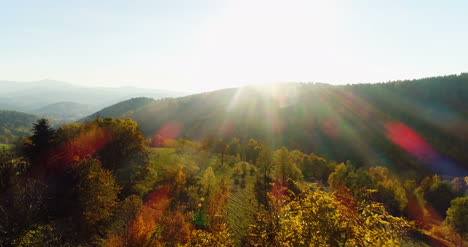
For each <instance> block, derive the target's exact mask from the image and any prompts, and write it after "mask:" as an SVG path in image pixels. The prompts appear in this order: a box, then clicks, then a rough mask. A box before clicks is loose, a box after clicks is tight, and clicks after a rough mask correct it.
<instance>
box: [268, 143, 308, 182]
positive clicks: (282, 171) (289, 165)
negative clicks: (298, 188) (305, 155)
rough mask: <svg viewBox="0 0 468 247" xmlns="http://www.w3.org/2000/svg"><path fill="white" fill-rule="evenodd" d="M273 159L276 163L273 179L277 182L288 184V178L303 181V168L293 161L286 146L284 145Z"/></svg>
mask: <svg viewBox="0 0 468 247" xmlns="http://www.w3.org/2000/svg"><path fill="white" fill-rule="evenodd" d="M273 161H274V164H275V168H274V171H273V179H274V180H275V181H276V182H278V183H281V184H287V181H288V179H291V180H293V181H301V180H302V179H303V175H302V172H301V170H299V168H297V166H296V164H295V163H293V162H292V160H291V157H290V156H289V152H288V149H287V148H286V147H282V148H280V149H279V150H277V151H276V153H275V155H274V157H273Z"/></svg>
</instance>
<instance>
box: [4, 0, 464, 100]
mask: <svg viewBox="0 0 468 247" xmlns="http://www.w3.org/2000/svg"><path fill="white" fill-rule="evenodd" d="M467 10H468V1H461V0H460V1H440V0H439V1H432V0H426V1H422V0H418V1H416V0H405V1H403V0H393V1H388V0H385V1H384V0H380V1H379V0H359V1H351V0H341V1H340V0H329V1H318V0H288V1H285V0H259V1H256V0H226V1H222V0H197V1H196V0H193V1H188V0H187V1H177V0H167V1H155V0H153V1H149V0H148V1H136V0H135V1H123V0H119V1H116V0H113V1H95V0H93V1H91V0H90V1H62V0H60V1H52V0H42V1H37V0H31V1H22V0H14V1H11V0H8V1H7V0H0V80H18V81H32V80H40V79H44V78H51V79H56V80H64V81H69V82H72V83H76V84H82V85H88V86H93V85H99V86H123V85H132V86H138V87H152V88H163V89H173V90H179V91H193V92H198V91H206V90H212V89H218V88H224V87H234V86H241V85H245V84H251V83H253V84H255V83H270V82H285V81H307V82H316V81H320V82H329V83H356V82H377V81H388V80H397V79H412V78H420V77H426V76H433V75H445V74H454V73H460V72H466V71H468V31H467V30H468V29H467V28H466V25H467V24H468V15H467V14H466V11H467Z"/></svg>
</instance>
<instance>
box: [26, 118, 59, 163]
mask: <svg viewBox="0 0 468 247" xmlns="http://www.w3.org/2000/svg"><path fill="white" fill-rule="evenodd" d="M32 132H33V135H32V136H30V137H29V138H28V139H26V140H25V142H24V152H25V155H26V156H27V157H28V158H29V159H30V160H31V161H32V162H33V163H34V164H39V163H41V164H43V163H44V160H45V159H46V158H47V156H48V155H49V152H50V151H51V148H52V147H53V145H54V140H55V133H56V132H55V130H54V129H53V128H52V127H50V125H49V121H48V120H47V119H45V118H41V119H39V120H37V123H35V124H34V126H33V128H32Z"/></svg>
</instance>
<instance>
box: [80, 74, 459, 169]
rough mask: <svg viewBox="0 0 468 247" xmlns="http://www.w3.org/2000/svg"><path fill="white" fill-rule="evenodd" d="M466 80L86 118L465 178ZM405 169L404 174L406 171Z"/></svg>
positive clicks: (138, 104) (329, 89) (309, 86)
mask: <svg viewBox="0 0 468 247" xmlns="http://www.w3.org/2000/svg"><path fill="white" fill-rule="evenodd" d="M467 103H468V75H467V74H462V75H452V76H444V77H434V78H426V79H421V80H411V81H397V82H389V83H376V84H355V85H343V86H331V85H328V84H319V83H288V84H278V85H271V86H266V87H261V88H259V87H244V88H239V89H225V90H219V91H214V92H209V93H202V94H196V95H190V96H185V97H181V98H175V99H160V100H152V99H131V100H128V101H124V102H120V103H118V104H116V105H114V106H110V107H107V108H105V109H103V110H102V111H98V112H97V113H95V114H93V115H91V116H89V117H88V118H87V119H89V118H93V117H96V116H99V117H106V116H110V117H121V118H127V117H128V118H132V119H134V120H135V121H137V122H138V123H139V126H140V128H141V130H142V131H143V132H144V133H145V135H146V136H148V137H151V136H154V135H156V134H162V135H166V137H168V138H178V137H185V138H189V139H195V140H197V139H198V140H199V139H202V138H204V137H209V136H215V137H223V138H224V139H226V140H230V138H232V137H239V138H241V139H242V140H244V141H247V140H248V139H249V138H255V139H258V140H263V141H265V142H268V143H269V144H270V145H273V146H275V147H279V146H281V145H286V146H288V147H290V148H299V149H302V150H303V151H305V152H314V153H316V154H318V155H321V156H325V157H326V158H328V159H331V160H337V161H346V160H351V161H353V162H356V163H357V164H359V165H371V166H372V165H387V166H389V167H398V168H400V170H403V171H405V170H407V171H414V170H415V169H416V170H418V171H428V170H431V172H436V173H441V174H452V175H453V174H455V175H457V174H458V175H462V173H463V175H465V176H466V175H468V174H467V169H468V151H467V149H466V147H467V146H468V127H467V126H468V107H467ZM405 168H406V169H405Z"/></svg>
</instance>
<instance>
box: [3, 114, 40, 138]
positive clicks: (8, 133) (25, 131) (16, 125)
mask: <svg viewBox="0 0 468 247" xmlns="http://www.w3.org/2000/svg"><path fill="white" fill-rule="evenodd" d="M36 120H37V117H36V116H33V115H29V114H26V113H22V112H16V111H2V110H0V144H1V143H13V142H15V141H17V140H18V139H19V138H23V137H26V136H28V135H29V134H30V133H31V127H32V125H33V123H34V122H36Z"/></svg>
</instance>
